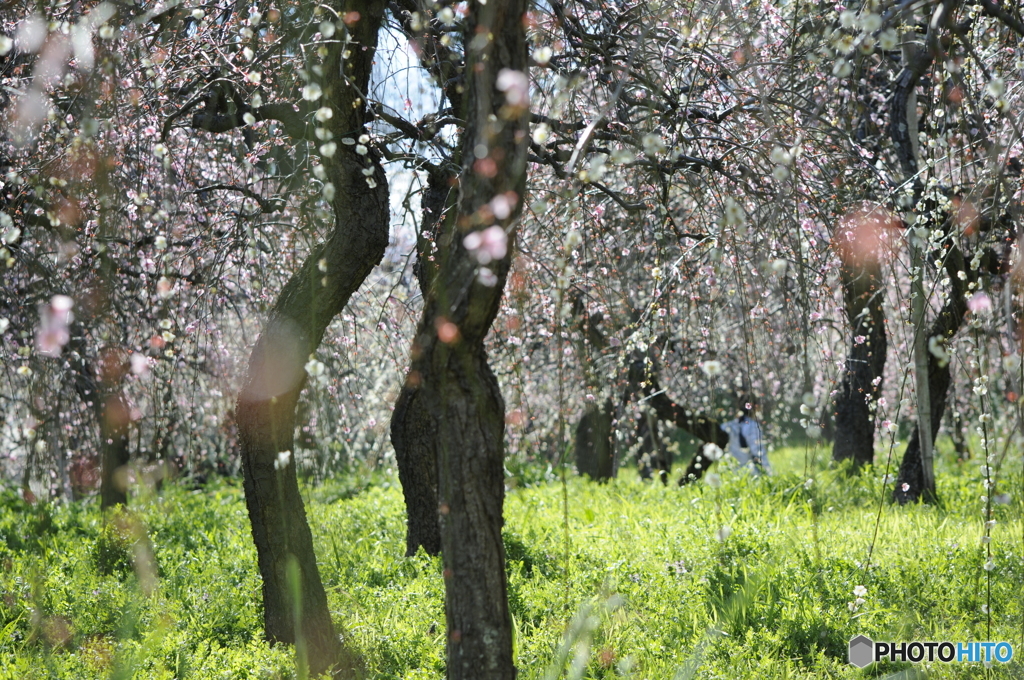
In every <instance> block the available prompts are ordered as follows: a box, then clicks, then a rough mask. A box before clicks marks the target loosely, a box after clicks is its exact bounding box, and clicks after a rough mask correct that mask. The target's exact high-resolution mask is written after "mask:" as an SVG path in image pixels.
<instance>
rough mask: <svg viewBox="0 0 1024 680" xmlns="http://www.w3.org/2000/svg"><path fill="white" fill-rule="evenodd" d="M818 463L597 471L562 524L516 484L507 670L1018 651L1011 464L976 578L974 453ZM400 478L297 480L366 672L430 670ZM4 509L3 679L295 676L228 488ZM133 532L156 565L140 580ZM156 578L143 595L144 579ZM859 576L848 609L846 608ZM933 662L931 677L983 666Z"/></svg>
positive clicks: (423, 562)
mask: <svg viewBox="0 0 1024 680" xmlns="http://www.w3.org/2000/svg"><path fill="white" fill-rule="evenodd" d="M882 459H883V461H884V456H883V458H882ZM827 460H828V451H827V450H825V449H818V450H815V449H813V448H790V449H783V450H780V451H776V452H774V453H773V454H772V462H773V465H774V466H775V468H776V470H777V471H778V473H777V474H776V475H775V476H774V477H772V478H752V477H750V476H748V475H747V474H745V473H744V472H742V471H739V470H735V469H732V468H731V467H730V466H729V465H722V466H720V467H721V469H719V470H718V471H717V472H718V473H719V474H720V477H721V485H720V486H719V487H717V488H714V487H712V486H711V485H708V484H706V483H698V484H693V485H690V486H687V487H684V488H679V487H677V486H675V485H674V484H672V485H670V486H668V487H665V486H662V485H661V484H658V483H654V484H652V483H649V482H647V483H645V482H642V481H640V480H639V479H638V477H637V475H636V474H635V473H634V472H633V471H632V470H631V469H624V470H623V471H622V474H621V476H620V478H619V479H616V480H613V481H612V482H610V483H608V484H603V485H598V484H593V483H591V482H588V481H585V480H582V479H578V478H570V479H569V481H568V492H569V494H568V495H569V508H568V526H567V527H566V525H565V522H564V515H563V506H562V489H561V484H560V483H559V482H558V481H557V480H556V481H548V482H542V483H538V484H534V485H525V484H522V483H520V484H517V485H514V486H515V488H512V489H510V491H509V492H508V495H507V500H506V506H505V507H506V528H505V537H506V548H507V552H508V557H509V564H508V574H509V601H510V607H511V610H512V613H513V617H514V626H515V634H516V653H517V664H518V666H519V669H520V677H522V678H551V677H587V678H616V677H631V678H638V679H639V678H651V679H660V678H675V677H678V678H684V677H700V678H705V677H707V678H766V677H794V678H818V677H876V676H878V677H880V676H881V675H886V674H888V673H891V672H896V671H899V670H901V669H909V668H911V665H910V664H891V665H886V666H885V667H884V668H882V669H879V668H874V669H868V670H865V671H857V670H855V669H853V668H852V667H851V666H849V665H848V664H847V663H846V644H847V641H848V639H849V638H850V637H852V636H854V635H856V634H859V633H865V634H867V635H869V636H870V637H872V638H874V639H880V640H888V639H891V640H907V641H910V640H941V639H951V640H987V639H993V640H1008V641H1010V642H1013V643H1015V644H1016V646H1017V648H1018V650H1024V645H1022V634H1024V629H1022V617H1021V589H1020V584H1021V582H1022V576H1024V560H1022V557H1021V555H1022V553H1024V544H1022V536H1024V534H1022V530H1024V527H1022V524H1021V521H1020V503H1021V494H1020V493H1019V491H1020V489H1021V480H1020V475H1019V473H1016V472H1015V473H1014V474H1012V475H1008V476H1006V478H1005V479H1004V481H1003V482H1001V488H1000V489H999V491H1001V492H1008V493H1010V494H1011V497H1010V502H1009V503H1008V504H1004V505H996V506H995V508H994V512H995V519H996V520H997V524H996V525H995V527H994V529H993V530H992V550H993V555H994V565H995V568H994V569H993V570H992V571H986V570H985V569H984V564H985V561H986V555H985V552H984V550H983V545H982V543H981V537H982V535H983V533H984V532H983V521H984V518H983V515H982V512H981V511H982V502H981V501H980V496H981V495H982V494H983V493H984V492H983V485H982V479H981V474H980V472H979V470H978V465H976V464H973V463H970V462H968V463H966V464H957V463H955V462H953V461H952V460H951V459H949V457H948V456H946V457H944V458H943V459H942V460H941V461H940V466H939V492H940V496H941V498H942V503H941V505H940V506H938V507H926V506H920V507H908V508H900V507H898V506H893V505H891V504H890V503H889V501H888V498H889V495H888V494H889V492H890V491H891V483H890V484H888V485H884V484H883V472H884V470H883V469H881V468H875V469H873V470H870V471H868V472H866V473H865V474H862V475H860V476H854V477H850V476H848V475H847V474H846V473H845V471H843V470H833V469H829V466H828V463H827ZM894 460H898V455H897V456H895V457H894ZM883 465H884V463H883ZM681 469H682V468H681V467H680V466H677V471H676V473H677V475H678V474H679V473H680V472H681ZM891 472H893V473H894V472H895V470H894V469H893V470H891ZM396 477H397V476H396V475H394V474H391V475H384V474H379V473H378V474H375V475H374V476H372V477H366V478H364V479H362V480H352V479H348V480H343V481H339V482H337V483H329V484H327V485H325V486H322V487H317V488H315V489H310V490H309V491H308V494H307V495H308V497H309V501H310V502H309V507H308V512H309V517H310V522H311V524H312V527H313V531H314V534H315V536H316V540H317V550H318V557H319V560H320V566H321V573H322V575H323V579H324V582H325V585H326V586H327V589H328V593H329V599H330V603H331V607H332V609H333V611H334V614H335V616H336V618H337V620H339V621H344V623H345V625H346V627H347V630H348V631H349V633H350V634H351V635H352V636H353V638H354V640H355V643H356V645H357V646H358V647H359V648H360V650H361V651H362V652H363V653H364V654H365V656H366V659H367V663H368V667H369V669H370V675H371V677H374V678H441V677H443V674H444V640H445V631H444V612H443V582H442V579H441V576H440V566H439V561H438V560H436V559H433V558H430V557H427V556H425V555H419V556H416V557H413V558H406V557H403V552H404V512H403V505H402V496H401V491H400V489H399V488H398V486H397V479H396ZM809 480H813V481H809ZM359 489H364V490H362V491H358V490H359ZM0 505H2V509H0V563H2V564H3V567H4V568H3V570H2V571H0V676H2V677H5V678H12V679H14V678H17V679H19V680H20V679H21V678H50V677H53V678H58V677H62V678H101V677H102V678H107V677H124V678H127V677H136V678H221V677H223V678H278V677H290V675H291V673H292V672H293V667H294V663H293V659H292V655H291V652H290V650H289V649H287V648H276V649H271V648H269V647H268V646H267V645H266V644H265V643H264V642H263V641H262V639H261V624H260V600H259V597H260V582H259V576H258V573H257V571H256V565H255V550H254V549H253V547H252V541H251V537H250V534H249V528H248V523H247V517H246V513H245V505H244V501H243V498H242V494H241V490H240V488H239V487H238V485H236V484H231V483H218V484H216V485H213V486H211V487H207V488H206V489H205V490H202V491H196V492H192V491H187V490H185V489H182V488H174V487H171V488H165V489H164V490H163V491H161V492H160V493H159V494H151V495H148V496H147V497H146V498H143V499H139V500H137V501H136V502H135V503H134V505H133V510H132V513H131V514H129V515H128V516H127V519H125V518H122V519H121V520H120V521H118V522H112V523H109V524H107V525H106V528H104V523H103V522H102V521H101V517H100V515H99V513H98V511H97V509H96V507H95V504H94V503H91V502H90V503H85V504H78V505H72V506H55V507H46V506H28V505H26V504H25V503H23V502H21V501H19V500H17V498H16V496H15V495H14V494H13V493H8V494H6V495H5V496H3V497H2V504H0ZM566 529H568V531H566ZM566 536H568V545H566ZM723 538H724V540H723ZM146 546H148V549H151V550H152V554H153V555H154V556H155V563H156V565H157V566H156V571H155V573H152V574H146V573H141V575H140V568H139V567H138V565H139V564H142V562H141V561H140V558H139V557H138V556H139V555H144V554H145V552H144V550H143V548H145V547H146ZM869 556H870V559H869ZM869 564H870V566H868V565H869ZM142 571H144V568H143V569H142ZM154 577H155V581H154V583H155V587H154V588H153V589H152V590H151V592H149V594H146V592H145V591H146V590H147V589H146V588H144V587H141V586H140V583H141V584H143V585H145V583H146V582H147V579H148V580H152V579H153V578H154ZM989 578H990V579H991V581H990V582H989ZM860 585H862V586H864V587H865V588H866V590H867V593H866V594H865V595H864V597H863V599H864V602H863V603H861V604H859V605H858V606H854V607H853V609H854V611H851V602H854V601H855V598H856V595H855V594H854V588H855V587H856V586H860ZM989 586H991V610H990V611H991V616H989V614H987V613H986V611H985V609H984V606H985V605H987V604H988V602H989V595H988V588H989ZM990 625H991V636H990V635H989V633H988V629H989V626H990ZM567 631H568V632H567ZM926 665H927V664H926ZM927 666H929V667H928V668H927V671H928V673H929V676H930V677H940V678H945V677H950V678H973V677H979V675H981V674H982V673H983V672H984V669H983V668H982V667H981V665H980V664H966V663H965V664H950V665H945V664H940V663H935V664H930V665H927ZM1012 667H1013V669H1014V670H1016V671H1018V672H1019V669H1020V666H1019V665H1018V664H1016V662H1014V664H1012ZM921 670H925V669H924V667H923V666H922V667H921ZM996 671H998V672H999V673H1000V674H1003V673H1005V669H996ZM994 672H995V671H994ZM691 673H694V674H693V675H691Z"/></svg>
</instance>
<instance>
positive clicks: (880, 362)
mask: <svg viewBox="0 0 1024 680" xmlns="http://www.w3.org/2000/svg"><path fill="white" fill-rule="evenodd" d="M844 260H845V261H844V263H843V264H842V266H841V267H840V279H841V281H842V286H843V301H844V302H845V305H846V318H847V320H848V321H849V324H850V336H851V342H850V352H849V354H848V355H847V357H846V366H845V368H844V370H843V380H842V383H841V384H840V386H839V392H838V393H837V394H836V399H835V441H834V443H833V447H832V458H833V459H834V460H837V461H840V460H847V459H850V460H852V461H853V464H854V466H856V467H860V466H861V465H870V464H871V462H872V461H873V460H874V455H875V412H874V410H872V409H871V408H870V407H869V406H870V404H871V403H874V402H875V401H876V400H877V399H878V396H879V394H880V393H881V390H882V375H883V373H884V371H885V353H886V350H887V347H888V342H887V338H886V332H885V312H884V310H883V309H882V301H883V293H884V286H883V283H882V268H881V266H879V264H878V261H877V259H873V260H872V261H871V262H868V263H865V264H864V266H860V265H859V264H858V263H857V262H856V258H844ZM858 336H861V337H863V338H865V339H864V340H863V341H862V342H859V343H858V342H857V341H856V339H855V338H857V337H858Z"/></svg>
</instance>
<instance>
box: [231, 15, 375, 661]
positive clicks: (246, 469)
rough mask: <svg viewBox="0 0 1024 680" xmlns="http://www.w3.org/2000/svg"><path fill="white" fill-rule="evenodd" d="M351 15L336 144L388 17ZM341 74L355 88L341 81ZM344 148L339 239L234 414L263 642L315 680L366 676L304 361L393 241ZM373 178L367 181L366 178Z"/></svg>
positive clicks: (280, 315) (258, 362)
mask: <svg viewBox="0 0 1024 680" xmlns="http://www.w3.org/2000/svg"><path fill="white" fill-rule="evenodd" d="M350 4H352V5H353V7H348V6H346V7H345V8H344V9H345V10H350V9H353V8H354V7H358V13H356V12H355V11H353V14H354V15H355V16H357V17H359V19H358V20H357V21H356V22H354V23H353V24H352V25H350V26H349V28H348V31H349V38H350V40H351V41H352V42H354V43H355V44H356V45H362V46H363V47H362V49H352V50H351V55H350V58H348V59H345V60H343V58H342V45H343V44H344V42H345V41H337V42H334V43H328V44H327V46H328V55H327V57H326V58H325V65H324V69H323V72H324V73H325V74H327V77H326V79H325V81H324V83H323V85H324V86H323V91H324V98H323V100H322V102H323V104H324V105H327V106H330V107H331V108H332V110H333V112H334V115H333V117H332V118H331V119H330V120H329V121H328V124H327V125H326V127H328V129H329V131H330V132H331V133H332V134H333V135H334V138H335V139H337V140H339V142H340V141H341V138H342V137H353V136H355V137H358V136H359V134H361V132H362V131H363V130H364V129H365V128H364V124H365V120H366V118H365V116H366V112H365V102H363V101H362V98H361V95H360V92H365V91H366V89H367V85H368V83H369V75H370V70H371V67H372V63H373V57H374V51H375V48H376V44H377V31H378V29H379V27H380V25H381V23H382V21H383V14H384V3H382V2H361V3H350ZM343 63H344V65H345V72H346V74H347V76H348V78H347V79H342V78H341V77H340V74H341V72H342V64H343ZM335 74H339V75H335ZM336 147H337V148H336V151H335V153H334V154H333V155H332V154H325V157H324V158H323V161H324V167H325V169H326V172H327V181H329V182H331V183H332V184H333V185H334V188H335V198H334V199H333V208H334V225H333V230H332V231H331V233H330V234H329V236H328V237H327V239H326V241H325V242H324V243H322V244H320V245H318V246H317V247H315V248H314V249H313V250H312V252H311V253H310V255H309V257H308V258H307V259H306V261H305V262H304V263H303V265H302V268H301V269H300V270H299V271H298V272H296V273H295V274H294V275H293V276H292V277H291V279H290V280H289V281H288V283H287V284H286V285H285V287H284V288H283V289H282V291H281V294H280V295H279V297H278V299H277V300H276V302H275V303H274V306H273V308H272V309H271V311H270V313H269V315H268V318H267V321H266V323H265V325H264V328H263V331H262V333H261V334H260V337H259V339H258V340H257V342H256V346H255V347H254V348H253V351H252V355H251V356H250V359H249V370H248V375H247V379H246V383H245V387H244V388H243V389H242V392H241V394H240V395H239V397H238V404H237V408H236V411H235V413H236V421H237V424H238V439H239V444H240V445H241V454H242V455H241V458H242V468H243V474H244V486H245V499H246V505H247V507H248V509H249V519H250V521H251V522H252V535H253V540H254V541H255V543H256V552H257V557H258V563H259V569H260V576H261V577H262V579H263V607H264V611H263V615H264V625H265V634H266V637H267V639H268V640H269V641H271V642H286V643H295V644H296V648H297V649H296V651H297V653H298V654H299V656H300V659H301V657H302V656H303V655H305V656H306V657H307V660H308V665H309V670H310V673H311V674H313V675H316V674H319V673H322V672H324V671H326V670H328V669H331V668H332V667H334V668H336V671H335V672H336V674H341V675H354V674H356V673H357V669H356V668H355V666H356V659H355V657H354V655H353V654H352V653H351V652H349V651H348V650H347V648H345V647H344V646H343V645H342V643H341V641H340V640H339V637H338V635H337V634H336V632H335V629H334V626H333V625H332V623H331V617H330V611H329V609H328V606H327V595H326V592H325V591H324V587H323V583H322V582H321V580H320V573H319V570H318V569H317V564H316V556H315V554H314V552H313V536H312V533H311V532H310V529H309V524H308V522H307V521H306V513H305V509H304V507H303V504H302V497H301V495H300V494H299V487H298V480H297V477H296V471H295V461H294V458H293V457H292V456H291V455H290V452H291V451H292V444H293V438H294V431H295V405H296V402H297V401H298V397H299V393H300V392H301V391H302V388H303V387H304V385H305V382H306V372H305V370H304V366H305V364H306V362H307V360H308V359H309V357H310V355H311V354H312V353H313V352H315V351H316V348H317V347H318V346H319V345H320V342H321V340H322V339H323V336H324V333H325V332H326V329H327V326H328V325H329V324H330V323H331V321H332V320H333V319H334V317H335V316H336V315H337V314H338V313H339V312H340V311H341V310H342V309H343V308H344V307H345V305H346V304H347V302H348V300H349V297H350V296H351V295H352V293H354V292H355V291H356V289H358V288H359V286H360V285H361V284H362V282H363V280H364V279H365V278H366V276H367V275H368V274H369V273H370V271H371V270H372V269H373V267H374V266H376V264H377V263H378V262H380V260H381V258H382V257H383V255H384V250H385V248H386V247H387V244H388V230H389V205H388V184H387V177H386V175H385V174H384V170H383V168H382V167H381V165H380V161H379V157H378V156H377V154H376V152H374V151H373V150H372V149H371V150H370V152H369V153H368V154H364V155H360V154H358V153H356V147H354V146H353V145H349V144H342V143H337V145H336ZM360 150H361V149H360ZM367 168H368V169H370V170H371V171H372V173H371V174H370V176H369V177H367V176H364V175H363V170H364V169H367ZM285 452H288V453H285Z"/></svg>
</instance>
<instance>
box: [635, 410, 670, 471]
mask: <svg viewBox="0 0 1024 680" xmlns="http://www.w3.org/2000/svg"><path fill="white" fill-rule="evenodd" d="M636 436H637V439H639V440H640V448H639V449H638V451H637V456H638V457H639V459H640V460H639V462H640V476H641V477H642V478H643V479H650V478H651V477H652V476H653V475H654V471H655V470H657V471H658V479H660V480H661V483H662V484H668V476H669V473H670V472H672V454H670V453H669V451H668V449H667V448H666V447H665V444H664V443H663V442H662V441H661V433H660V432H659V427H658V417H657V415H656V414H655V413H652V412H651V411H649V410H647V409H644V411H643V415H641V416H640V418H639V419H638V420H637V423H636Z"/></svg>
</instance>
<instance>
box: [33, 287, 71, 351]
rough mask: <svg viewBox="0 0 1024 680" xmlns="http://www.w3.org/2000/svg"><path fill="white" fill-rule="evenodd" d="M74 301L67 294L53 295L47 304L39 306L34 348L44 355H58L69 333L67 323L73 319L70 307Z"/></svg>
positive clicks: (68, 337) (67, 339) (66, 342)
mask: <svg viewBox="0 0 1024 680" xmlns="http://www.w3.org/2000/svg"><path fill="white" fill-rule="evenodd" d="M74 305H75V302H74V300H72V299H71V298H69V297H68V296H67V295H54V296H53V299H52V300H50V304H49V305H42V306H41V307H40V308H39V328H38V330H37V331H36V349H37V350H38V351H39V353H40V354H42V355H43V356H46V357H54V358H55V357H58V356H60V353H61V351H62V350H63V349H64V345H66V344H68V341H69V340H70V339H71V335H70V333H69V332H68V324H70V323H71V321H72V320H73V319H74V316H73V315H72V313H71V308H72V307H74Z"/></svg>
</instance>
